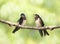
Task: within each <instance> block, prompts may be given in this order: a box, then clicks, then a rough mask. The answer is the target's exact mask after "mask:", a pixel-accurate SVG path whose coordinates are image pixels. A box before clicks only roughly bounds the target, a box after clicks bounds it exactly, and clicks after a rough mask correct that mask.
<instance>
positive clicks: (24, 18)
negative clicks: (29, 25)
mask: <svg viewBox="0 0 60 44" xmlns="http://www.w3.org/2000/svg"><path fill="white" fill-rule="evenodd" d="M17 22H18V24H20V25H23V26H24V25H25V24H26V16H25V14H24V13H22V14H21V17H20V19H19V20H18V21H17ZM19 29H20V27H18V26H16V28H15V29H14V30H13V32H12V33H15V32H16V31H18V30H19Z"/></svg>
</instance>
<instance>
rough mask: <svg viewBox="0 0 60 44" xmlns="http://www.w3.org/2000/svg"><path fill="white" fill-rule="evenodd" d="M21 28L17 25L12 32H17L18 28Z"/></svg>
mask: <svg viewBox="0 0 60 44" xmlns="http://www.w3.org/2000/svg"><path fill="white" fill-rule="evenodd" d="M19 28H20V27H16V28H15V29H14V30H13V32H12V33H15V32H16V31H18V30H19Z"/></svg>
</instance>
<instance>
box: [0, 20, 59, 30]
mask: <svg viewBox="0 0 60 44" xmlns="http://www.w3.org/2000/svg"><path fill="white" fill-rule="evenodd" d="M0 22H2V23H5V24H8V25H12V26H18V27H20V28H24V29H31V30H40V29H42V30H43V29H56V28H60V25H58V26H45V27H33V26H32V27H31V26H22V25H18V24H17V23H12V22H9V21H6V20H1V19H0Z"/></svg>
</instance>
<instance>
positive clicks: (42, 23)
mask: <svg viewBox="0 0 60 44" xmlns="http://www.w3.org/2000/svg"><path fill="white" fill-rule="evenodd" d="M40 21H41V25H42V26H44V22H43V20H42V18H41V17H40Z"/></svg>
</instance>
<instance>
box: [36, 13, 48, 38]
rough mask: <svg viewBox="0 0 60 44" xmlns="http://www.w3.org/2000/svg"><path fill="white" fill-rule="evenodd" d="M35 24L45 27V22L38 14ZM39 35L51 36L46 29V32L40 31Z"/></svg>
mask: <svg viewBox="0 0 60 44" xmlns="http://www.w3.org/2000/svg"><path fill="white" fill-rule="evenodd" d="M35 23H36V26H37V27H43V26H44V22H43V20H42V19H41V17H40V16H39V15H38V14H35ZM39 33H40V35H41V37H43V36H46V35H49V33H48V32H47V31H46V29H44V30H42V29H40V30H39Z"/></svg>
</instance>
